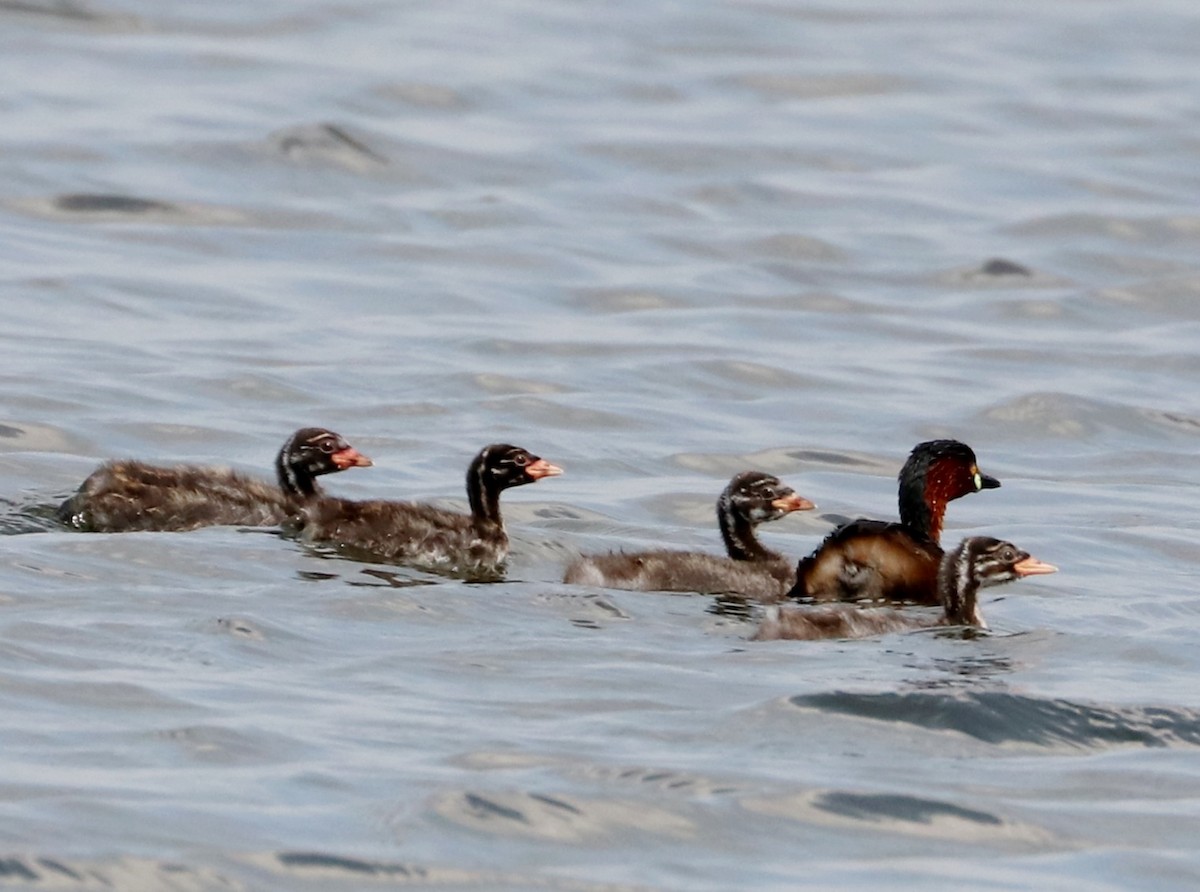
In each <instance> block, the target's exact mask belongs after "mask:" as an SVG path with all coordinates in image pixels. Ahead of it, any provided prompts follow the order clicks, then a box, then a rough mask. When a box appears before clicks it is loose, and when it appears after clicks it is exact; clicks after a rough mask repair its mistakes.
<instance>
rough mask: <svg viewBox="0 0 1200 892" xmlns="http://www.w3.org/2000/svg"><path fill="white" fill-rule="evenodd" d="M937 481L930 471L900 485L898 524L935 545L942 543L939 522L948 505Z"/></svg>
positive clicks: (904, 479)
mask: <svg viewBox="0 0 1200 892" xmlns="http://www.w3.org/2000/svg"><path fill="white" fill-rule="evenodd" d="M939 480H940V476H938V475H935V474H933V473H932V469H929V470H927V471H926V472H925V473H916V474H912V475H908V476H905V477H903V478H902V479H901V481H900V522H901V523H902V524H904V525H905V526H906V527H908V528H909V529H910V530H912V531H913V532H915V533H919V534H920V535H922V536H924V537H926V538H927V539H929V540H930V541H932V542H933V543H934V544H938V543H940V542H941V539H942V521H943V519H944V518H945V516H946V503H947V502H949V501H950V497H949V496H948V495H947V494H946V493H945V492H944V491H943V489H944V487H942V486H940V485H939Z"/></svg>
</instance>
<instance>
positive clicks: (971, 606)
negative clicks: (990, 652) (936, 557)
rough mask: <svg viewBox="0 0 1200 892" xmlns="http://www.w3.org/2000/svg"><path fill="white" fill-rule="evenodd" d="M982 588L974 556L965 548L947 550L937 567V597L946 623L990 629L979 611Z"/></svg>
mask: <svg viewBox="0 0 1200 892" xmlns="http://www.w3.org/2000/svg"><path fill="white" fill-rule="evenodd" d="M980 588H981V583H980V580H979V576H978V574H977V573H976V572H975V564H974V561H973V560H972V558H971V555H970V554H968V553H967V551H966V550H965V549H964V548H963V547H959V548H956V549H955V550H954V551H951V552H947V554H946V555H945V557H943V558H942V563H941V566H940V567H939V568H938V596H939V597H940V599H941V602H942V607H943V608H944V609H945V612H946V613H945V618H944V622H945V623H946V624H947V625H952V626H979V627H981V628H984V629H986V628H987V623H985V622H984V621H983V616H982V615H981V614H980V613H979V589H980Z"/></svg>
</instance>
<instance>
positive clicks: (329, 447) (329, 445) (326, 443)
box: [319, 439, 337, 455]
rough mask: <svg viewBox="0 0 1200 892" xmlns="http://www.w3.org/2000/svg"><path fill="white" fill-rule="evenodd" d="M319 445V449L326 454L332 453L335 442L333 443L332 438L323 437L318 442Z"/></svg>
mask: <svg viewBox="0 0 1200 892" xmlns="http://www.w3.org/2000/svg"><path fill="white" fill-rule="evenodd" d="M319 446H320V449H321V451H322V452H324V453H325V454H326V455H332V454H333V451H334V448H335V447H336V446H337V444H336V443H334V442H333V440H329V439H325V440H322V441H321V442H320V444H319Z"/></svg>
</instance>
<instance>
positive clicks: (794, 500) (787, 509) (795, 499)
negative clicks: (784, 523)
mask: <svg viewBox="0 0 1200 892" xmlns="http://www.w3.org/2000/svg"><path fill="white" fill-rule="evenodd" d="M771 507H772V508H774V509H775V510H776V511H782V512H783V513H784V514H790V513H791V512H793V511H811V510H812V509H813V508H816V507H817V506H816V505H814V504H813V503H812V502H810V501H809V500H808V499H806V498H804V496H798V495H796V494H795V493H792V494H791V495H790V496H784V497H783V498H781V499H776V500H775V501H773V502H772V503H771Z"/></svg>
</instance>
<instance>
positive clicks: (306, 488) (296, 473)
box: [275, 437, 321, 500]
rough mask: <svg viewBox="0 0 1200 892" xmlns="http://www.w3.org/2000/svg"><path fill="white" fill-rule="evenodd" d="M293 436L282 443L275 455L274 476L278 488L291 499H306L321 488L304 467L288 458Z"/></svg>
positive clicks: (316, 493) (293, 439)
mask: <svg viewBox="0 0 1200 892" xmlns="http://www.w3.org/2000/svg"><path fill="white" fill-rule="evenodd" d="M295 439H296V438H295V437H293V438H292V439H290V440H288V441H287V442H286V443H284V444H283V448H282V449H280V450H279V455H277V456H275V476H276V478H278V480H279V488H280V489H281V490H283V494H284V495H285V496H287V497H288V498H291V499H302V500H307V499H310V498H313V497H314V496H316V495H319V494H320V492H321V489H320V487H319V486H317V480H316V478H315V477H314V476H313V475H312V474H310V473H309V472H308V470H307V469H305V468H298V467H296V466H295V465H294V464H292V463H291V462H290V461H289V460H288V459H289V458H290V456H291V452H292V445H293V444H294V442H295Z"/></svg>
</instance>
